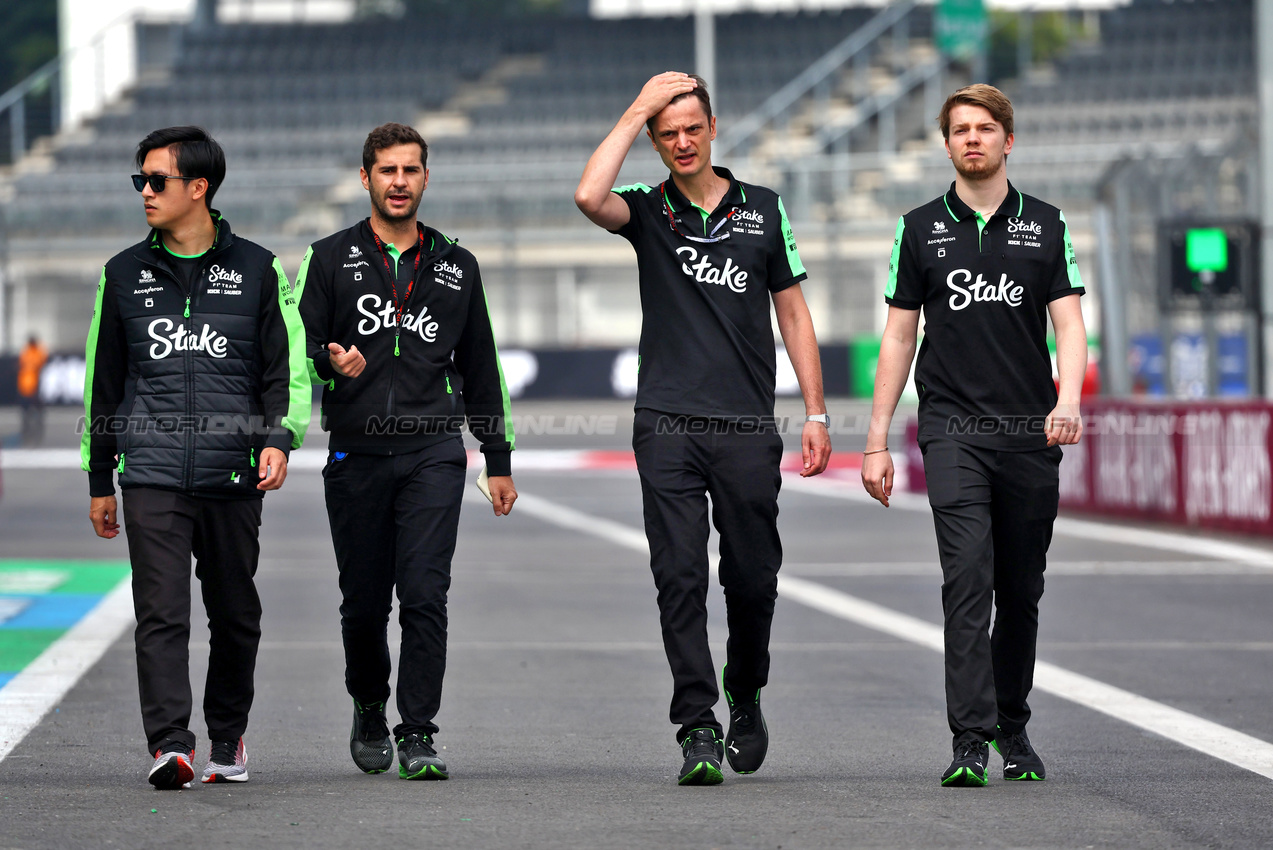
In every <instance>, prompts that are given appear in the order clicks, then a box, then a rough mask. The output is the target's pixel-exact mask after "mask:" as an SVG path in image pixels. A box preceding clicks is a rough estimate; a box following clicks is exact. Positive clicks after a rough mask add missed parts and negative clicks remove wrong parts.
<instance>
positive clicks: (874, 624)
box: [514, 481, 1273, 779]
mask: <svg viewBox="0 0 1273 850" xmlns="http://www.w3.org/2000/svg"><path fill="white" fill-rule="evenodd" d="M784 483H785V484H788V485H789V483H790V482H789V481H788V482H784ZM864 495H865V494H864ZM867 498H869V497H867ZM523 508H524V509H525V512H526V513H529V514H530V515H531V516H533V517H535V518H536V519H541V520H544V521H545V522H549V523H552V524H553V525H557V526H558V527H560V528H565V529H568V530H571V531H578V532H580V533H582V534H588V535H591V536H593V537H599V538H601V539H603V540H609V541H610V542H612V543H615V544H617V545H619V546H623V547H624V548H626V549H630V550H632V551H635V552H639V553H642V554H645V555H648V554H649V545H648V544H647V543H646V540H645V534H644V533H643V532H642V531H640V530H639V529H635V528H632V527H631V526H627V525H624V524H623V523H619V522H614V521H613V520H609V519H604V518H602V517H594V516H591V515H590V514H586V513H584V512H583V511H578V510H575V509H574V508H570V507H567V506H565V505H560V504H557V503H556V502H552V501H550V500H548V499H544V498H542V497H539V496H530V495H528V494H526V493H522V494H520V495H519V496H518V500H517V506H516V507H515V508H514V510H521V509H523ZM926 508H927V506H925V509H926ZM1120 531H1133V532H1134V531H1139V529H1121V528H1120ZM1149 534H1158V533H1157V532H1149ZM1167 536H1171V537H1176V536H1179V535H1167ZM1182 539H1187V538H1182ZM1142 545H1148V544H1142ZM1162 545H1163V544H1162V543H1159V544H1156V546H1155V547H1156V548H1157V547H1158V546H1162ZM1168 548H1170V547H1168ZM1241 548H1242V549H1249V548H1250V547H1241ZM1265 554H1266V555H1267V553H1265ZM714 562H715V559H714V558H713V563H714ZM778 594H779V595H780V596H783V597H786V598H787V599H790V600H792V601H793V602H799V603H800V604H802V605H805V606H807V607H809V608H813V609H814V610H816V611H821V612H823V613H825V614H830V615H831V616H833V617H838V618H840V619H842V620H848V621H850V622H853V623H857V624H858V625H861V626H866V627H867V628H870V629H875V630H876V631H879V632H883V633H884V634H887V635H891V636H893V637H896V638H898V639H900V640H904V641H908V642H910V643H914V644H918V645H919V646H923V647H926V648H928V649H931V650H933V651H934V652H944V651H945V645H944V640H943V634H942V627H941V626H938V625H935V624H933V623H929V622H927V621H925V620H920V619H918V618H917V617H912V616H910V615H908V614H902V613H900V612H897V611H894V610H892V609H890V608H885V607H884V606H882V605H877V604H875V603H874V602H868V601H867V600H865V599H859V598H857V597H855V596H850V595H849V594H847V593H843V592H841V591H838V590H834V589H832V588H829V587H824V586H822V585H820V584H816V583H814V582H811V581H806V580H804V579H800V578H794V577H791V576H783V575H779V576H778ZM1034 687H1035V689H1036V690H1040V691H1043V692H1045V693H1049V694H1052V695H1054V696H1058V697H1061V698H1062V699H1066V700H1069V701H1071V702H1074V703H1077V704H1079V705H1081V706H1085V707H1087V708H1091V709H1094V710H1096V711H1099V712H1101V713H1102V714H1106V715H1108V716H1110V717H1112V718H1114V719H1116V720H1121V721H1123V722H1124V723H1128V724H1130V725H1132V726H1135V727H1137V728H1140V729H1144V730H1146V731H1149V732H1153V733H1155V734H1157V735H1161V736H1162V737H1164V738H1167V739H1168V740H1170V741H1175V742H1176V743H1178V744H1181V745H1183V746H1185V747H1188V748H1189V749H1192V750H1197V751H1198V752H1201V753H1205V754H1206V755H1209V756H1213V757H1215V758H1217V759H1220V760H1221V761H1225V762H1228V763H1229V764H1232V765H1235V766H1237V767H1240V768H1242V769H1244V770H1249V771H1251V772H1253V773H1258V774H1259V775H1261V776H1264V777H1267V778H1269V779H1273V744H1270V743H1269V742H1267V741H1262V740H1260V739H1259V738H1255V737H1253V736H1251V735H1247V734H1245V733H1243V732H1239V731H1237V730H1236V729H1230V728H1228V727H1227V726H1221V725H1220V724H1219V723H1213V722H1212V721H1210V720H1205V719H1203V718H1201V717H1198V716H1196V715H1193V714H1189V713H1188V712H1186V711H1181V710H1180V709H1176V708H1172V707H1171V706H1168V705H1163V704H1162V703H1160V702H1155V701H1154V700H1151V699H1149V698H1147V697H1142V696H1140V695H1139V694H1134V693H1131V692H1130V691H1125V690H1123V689H1122V688H1116V687H1114V686H1113V685H1107V684H1105V683H1104V682H1100V681H1097V680H1096V679H1092V678H1089V677H1087V676H1084V675H1082V674H1079V673H1075V672H1072V671H1070V670H1066V669H1065V668H1063V667H1058V666H1057V665H1055V664H1050V663H1048V662H1046V661H1039V662H1037V663H1036V664H1035V668H1034Z"/></svg>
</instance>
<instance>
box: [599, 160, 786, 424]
mask: <svg viewBox="0 0 1273 850" xmlns="http://www.w3.org/2000/svg"><path fill="white" fill-rule="evenodd" d="M715 171H716V174H717V175H719V176H720V177H723V178H725V179H726V180H728V181H729V189H728V190H727V191H726V192H725V197H724V198H723V199H722V200H721V202H720V205H719V206H718V207H717V208H716V209H715V210H712V211H711V212H708V211H707V210H704V209H703V208H702V207H699V206H698V205H696V204H693V203H691V202H690V201H689V199H688V198H686V197H685V196H684V195H683V194H681V191H680V190H679V189H677V188H676V184H675V183H674V182H673V181H672V179H671V177H669V178H668V179H667V180H666V181H664V182H663V183H662V184H660V185H659V186H654V187H651V186H646V185H644V184H641V183H637V184H634V185H632V186H622V187H619V188H617V189H615V190H614V191H615V192H616V193H618V195H619V197H621V198H623V200H624V201H625V202H626V203H627V205H628V211H629V212H630V214H631V215H630V218H629V219H628V223H627V224H625V225H624V226H623V227H622V228H620V229H619V230H617V231H615V232H616V233H618V234H619V235H620V236H622V237H623V238H625V239H627V240H628V241H629V242H631V243H632V247H633V248H634V249H636V254H637V268H638V271H639V274H640V285H641V312H642V320H641V345H640V359H639V363H640V368H639V375H638V378H637V397H636V407H637V408H643V407H644V408H649V409H651V410H658V411H661V412H664V413H678V414H685V415H690V416H708V417H714V418H726V419H730V418H735V417H765V418H771V417H772V416H773V412H774V379H775V376H776V363H775V353H774V335H773V325H772V324H771V322H770V312H769V310H770V307H769V304H770V295H771V294H772V293H775V292H781V291H782V290H784V289H786V288H787V287H790V286H793V285H795V284H797V283H799V282H800V281H802V280H804V279H805V277H806V276H807V275H806V273H805V269H804V265H803V264H802V263H801V262H800V255H799V253H797V251H796V241H795V236H794V235H793V234H792V232H791V224H790V223H789V222H788V221H787V214H786V212H785V211H784V210H783V208H782V199H781V198H779V197H778V195H777V194H776V193H775V192H773V191H771V190H769V189H766V188H764V187H762V186H753V185H751V184H748V183H740V182H739V181H737V180H735V179H734V175H733V174H731V173H730V172H729V171H727V170H726V169H724V168H716V169H715Z"/></svg>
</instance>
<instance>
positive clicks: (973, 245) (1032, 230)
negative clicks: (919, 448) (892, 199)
mask: <svg viewBox="0 0 1273 850" xmlns="http://www.w3.org/2000/svg"><path fill="white" fill-rule="evenodd" d="M1083 292H1084V290H1083V280H1082V278H1081V277H1080V276H1079V268H1078V263H1077V261H1076V260H1075V258H1074V246H1073V245H1072V244H1071V242H1070V233H1069V227H1068V225H1066V223H1065V214H1064V213H1062V212H1061V211H1060V210H1059V209H1057V208H1056V207H1054V206H1051V205H1050V204H1045V203H1044V202H1043V201H1040V200H1038V199H1037V198H1032V197H1030V196H1029V195H1023V194H1022V193H1021V192H1019V191H1017V190H1016V189H1015V188H1013V186H1012V185H1011V184H1009V185H1008V197H1007V198H1006V199H1005V200H1004V202H1003V204H1002V205H1001V206H1000V207H999V209H998V211H997V212H996V213H995V214H994V215H992V216H991V217H990V218H989V219H985V218H982V215H981V213H979V212H974V211H973V210H972V209H970V208H969V207H968V205H967V204H965V203H964V202H963V201H961V200H960V199H959V196H958V195H956V194H955V184H954V183H951V185H950V190H949V191H948V192H946V194H945V195H943V196H942V197H940V198H937V199H936V200H934V201H932V202H930V203H928V204H925V205H924V206H922V207H919V208H918V209H915V210H912V211H911V212H909V213H907V214H906V215H904V216H902V217H901V219H899V220H898V222H897V236H896V238H895V239H894V241H893V257H892V260H891V261H890V263H889V278H888V288H887V289H886V290H885V293H884V300H885V301H887V302H888V304H889V305H890V306H893V307H900V308H902V309H904V310H918V309H920V308H921V307H922V308H923V310H924V342H923V344H922V345H921V346H920V349H919V360H918V362H917V363H916V365H915V386H916V389H917V390H918V391H919V438H920V442H921V444H923V443H924V441H925V440H929V439H933V438H944V439H953V440H957V441H959V442H963V443H968V444H970V445H974V446H981V447H984V448H991V449H1001V450H1006V451H1033V450H1035V449H1042V448H1046V447H1047V438H1046V437H1045V436H1044V420H1045V419H1046V418H1047V415H1048V414H1049V413H1051V412H1052V409H1053V408H1055V407H1056V401H1057V395H1056V385H1055V384H1054V383H1053V382H1052V361H1051V358H1050V357H1049V355H1048V346H1047V330H1048V314H1047V306H1048V304H1049V303H1050V302H1052V301H1054V300H1056V299H1058V298H1064V297H1065V296H1067V295H1082V294H1083Z"/></svg>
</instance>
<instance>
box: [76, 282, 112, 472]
mask: <svg viewBox="0 0 1273 850" xmlns="http://www.w3.org/2000/svg"><path fill="white" fill-rule="evenodd" d="M105 293H106V268H105V267H103V268H102V278H101V280H99V281H98V282H97V301H96V302H95V303H94V304H93V321H92V322H90V323H89V326H88V342H86V343H85V344H84V431H83V432H82V433H81V434H80V469H82V470H84V471H85V472H88V471H89V469H88V461H89V443H90V440H91V437H92V432H93V367H94V366H95V365H96V363H97V334H98V332H99V331H100V330H101V323H102V299H103V297H104V295H105Z"/></svg>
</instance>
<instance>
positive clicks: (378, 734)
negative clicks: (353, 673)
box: [349, 700, 393, 773]
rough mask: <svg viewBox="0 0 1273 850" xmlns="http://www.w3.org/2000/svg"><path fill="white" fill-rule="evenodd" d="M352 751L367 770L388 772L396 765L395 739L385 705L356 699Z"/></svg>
mask: <svg viewBox="0 0 1273 850" xmlns="http://www.w3.org/2000/svg"><path fill="white" fill-rule="evenodd" d="M349 754H350V755H351V756H353V757H354V764H356V765H358V769H359V770H361V771H362V772H363V773H384V772H385V771H386V770H388V769H389V768H391V767H393V740H392V739H390V737H389V724H388V722H386V720H385V704H384V703H383V702H372V703H368V704H366V705H363V704H362V703H360V702H359V701H358V700H354V726H353V728H352V729H350V730H349Z"/></svg>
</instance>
